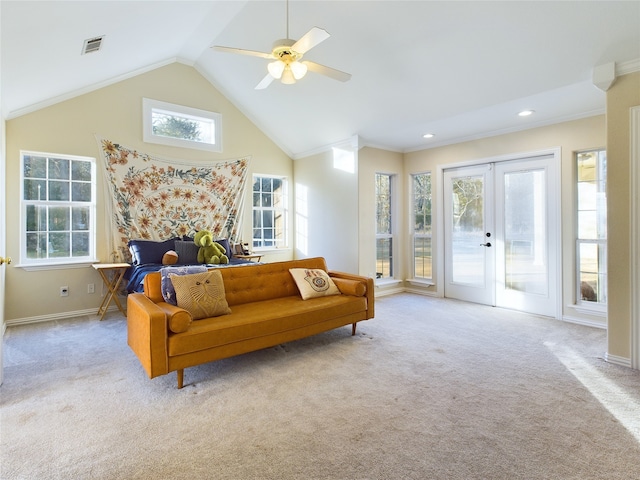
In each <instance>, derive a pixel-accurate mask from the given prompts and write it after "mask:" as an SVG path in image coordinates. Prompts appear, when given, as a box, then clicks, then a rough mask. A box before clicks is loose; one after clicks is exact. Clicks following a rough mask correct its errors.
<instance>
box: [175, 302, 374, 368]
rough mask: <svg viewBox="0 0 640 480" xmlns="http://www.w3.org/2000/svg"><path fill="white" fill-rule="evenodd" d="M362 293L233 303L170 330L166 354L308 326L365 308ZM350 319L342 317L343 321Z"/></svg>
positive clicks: (187, 352)
mask: <svg viewBox="0 0 640 480" xmlns="http://www.w3.org/2000/svg"><path fill="white" fill-rule="evenodd" d="M366 310H367V299H366V297H353V296H350V295H333V296H329V297H319V298H314V299H312V300H302V298H300V296H299V295H295V296H291V297H281V298H274V299H272V300H265V301H260V302H252V303H244V304H241V305H234V307H233V310H232V312H231V314H230V315H225V316H222V317H215V318H203V319H201V320H194V321H193V323H192V324H191V326H190V327H189V330H187V331H186V332H183V333H179V334H171V335H169V339H168V352H169V356H175V355H183V354H189V353H193V352H199V351H201V350H207V349H210V348H215V347H220V346H224V345H230V344H233V343H236V342H242V341H245V340H250V339H252V338H256V337H262V336H268V335H273V334H278V333H281V332H288V331H292V330H296V329H304V328H308V327H310V326H311V325H317V324H321V323H323V322H326V321H327V320H329V319H339V318H343V317H349V316H351V315H354V314H357V313H358V312H366ZM348 323H350V321H345V324H348Z"/></svg>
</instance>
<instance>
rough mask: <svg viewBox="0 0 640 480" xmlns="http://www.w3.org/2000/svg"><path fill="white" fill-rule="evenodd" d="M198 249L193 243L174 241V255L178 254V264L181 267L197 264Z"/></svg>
mask: <svg viewBox="0 0 640 480" xmlns="http://www.w3.org/2000/svg"><path fill="white" fill-rule="evenodd" d="M199 250H200V247H198V246H197V245H196V244H195V243H193V241H191V242H185V241H183V240H176V253H177V254H178V263H180V264H182V265H193V264H194V263H198V251H199Z"/></svg>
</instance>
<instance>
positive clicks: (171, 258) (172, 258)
mask: <svg viewBox="0 0 640 480" xmlns="http://www.w3.org/2000/svg"><path fill="white" fill-rule="evenodd" d="M176 263H178V254H177V253H176V252H175V251H173V250H169V251H168V252H165V254H164V255H163V256H162V264H163V265H175V264H176Z"/></svg>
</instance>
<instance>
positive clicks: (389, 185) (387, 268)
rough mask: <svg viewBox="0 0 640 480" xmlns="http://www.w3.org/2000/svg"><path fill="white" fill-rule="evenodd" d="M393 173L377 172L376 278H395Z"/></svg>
mask: <svg viewBox="0 0 640 480" xmlns="http://www.w3.org/2000/svg"><path fill="white" fill-rule="evenodd" d="M393 178H394V176H393V175H389V174H386V173H376V177H375V182H376V185H375V194H376V278H377V279H385V278H386V279H389V278H393V267H394V265H393V248H394V241H393V240H394V231H393V221H394V219H393V201H392V195H393V190H392V189H393Z"/></svg>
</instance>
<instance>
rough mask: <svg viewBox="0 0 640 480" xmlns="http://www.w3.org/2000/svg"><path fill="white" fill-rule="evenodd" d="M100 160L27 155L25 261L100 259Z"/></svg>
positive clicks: (22, 257)
mask: <svg viewBox="0 0 640 480" xmlns="http://www.w3.org/2000/svg"><path fill="white" fill-rule="evenodd" d="M95 164H96V162H95V159H94V158H89V157H75V156H68V155H57V154H56V155H50V154H44V153H33V152H22V153H21V177H22V178H21V184H22V188H21V190H22V193H21V217H22V219H21V223H20V224H21V226H22V231H21V242H20V243H21V247H20V263H21V264H24V265H28V264H31V265H47V264H55V263H76V262H88V261H93V260H94V257H95V207H96V202H95V190H96V189H95V177H96V172H95Z"/></svg>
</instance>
